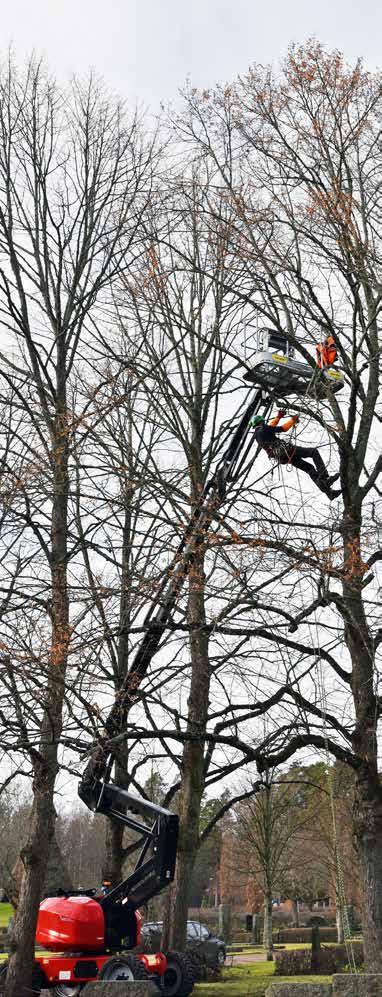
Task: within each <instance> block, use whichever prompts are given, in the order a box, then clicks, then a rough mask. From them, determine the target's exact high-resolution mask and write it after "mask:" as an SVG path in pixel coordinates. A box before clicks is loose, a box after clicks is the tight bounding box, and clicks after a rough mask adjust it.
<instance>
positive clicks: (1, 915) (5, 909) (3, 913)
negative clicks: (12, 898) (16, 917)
mask: <svg viewBox="0 0 382 997" xmlns="http://www.w3.org/2000/svg"><path fill="white" fill-rule="evenodd" d="M12 912H13V911H12V905H11V904H0V928H6V927H7V924H8V921H9V918H10V917H11V916H12Z"/></svg>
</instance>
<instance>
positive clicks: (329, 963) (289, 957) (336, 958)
mask: <svg viewBox="0 0 382 997" xmlns="http://www.w3.org/2000/svg"><path fill="white" fill-rule="evenodd" d="M352 951H353V953H354V960H355V964H356V966H357V968H359V967H360V966H362V965H363V945H362V942H353V943H352ZM274 957H275V976H300V975H301V976H305V975H307V976H309V975H310V974H311V973H312V972H316V973H319V974H320V975H322V976H331V975H332V973H342V972H343V970H344V969H346V968H347V966H348V965H349V955H348V953H347V950H346V945H333V946H332V947H331V948H327V947H325V946H322V948H320V949H319V950H318V952H315V962H316V965H315V969H314V970H312V952H311V949H291V950H289V951H288V950H286V949H285V950H284V951H280V952H278V951H276V952H275V953H274Z"/></svg>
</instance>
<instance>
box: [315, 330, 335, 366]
mask: <svg viewBox="0 0 382 997" xmlns="http://www.w3.org/2000/svg"><path fill="white" fill-rule="evenodd" d="M316 357H317V367H320V368H321V369H322V368H323V367H332V366H333V364H334V363H335V362H336V360H337V347H336V344H335V342H334V339H333V336H332V335H330V336H327V337H326V339H324V342H323V343H319V344H318V346H316Z"/></svg>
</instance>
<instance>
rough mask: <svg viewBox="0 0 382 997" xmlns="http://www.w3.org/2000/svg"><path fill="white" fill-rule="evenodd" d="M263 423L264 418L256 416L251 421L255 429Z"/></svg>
mask: <svg viewBox="0 0 382 997" xmlns="http://www.w3.org/2000/svg"><path fill="white" fill-rule="evenodd" d="M261 422H264V416H263V415H254V416H253V419H251V422H250V425H251V426H253V428H254V427H255V426H259V425H260V423H261Z"/></svg>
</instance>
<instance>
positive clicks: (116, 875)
mask: <svg viewBox="0 0 382 997" xmlns="http://www.w3.org/2000/svg"><path fill="white" fill-rule="evenodd" d="M128 398H129V401H128V405H129V413H130V421H129V431H128V434H127V440H126V448H127V458H126V460H127V472H128V476H129V475H130V477H131V478H133V477H134V467H133V460H132V453H133V449H132V447H133V444H132V435H131V434H132V413H131V400H130V395H129V396H128ZM122 494H123V502H124V523H123V529H122V571H121V594H120V600H119V627H120V635H119V639H118V652H117V661H116V664H115V666H114V691H115V696H116V697H117V696H118V693H119V691H120V689H121V686H122V684H123V682H124V680H125V677H126V674H127V671H128V668H129V649H130V642H129V629H130V618H131V596H130V592H131V555H132V522H131V516H132V501H133V497H134V490H133V489H132V488H131V487H130V486H129V485H127V487H125V488H123V489H122ZM127 767H128V750H127V747H120V749H119V751H118V761H116V764H115V782H116V784H117V786H122V788H124V789H128V786H129V783H128V775H127ZM123 836H124V827H123V824H120V823H119V822H118V821H115V820H110V819H109V818H107V819H106V828H105V855H104V861H103V866H102V879H103V880H107V881H108V882H110V883H111V884H112V886H117V884H118V883H120V882H121V880H122V879H123V863H124V847H123Z"/></svg>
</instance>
